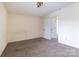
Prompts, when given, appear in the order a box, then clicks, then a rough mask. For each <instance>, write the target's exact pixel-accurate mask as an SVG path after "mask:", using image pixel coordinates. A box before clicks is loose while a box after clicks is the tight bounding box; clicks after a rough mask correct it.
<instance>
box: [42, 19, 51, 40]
mask: <svg viewBox="0 0 79 59" xmlns="http://www.w3.org/2000/svg"><path fill="white" fill-rule="evenodd" d="M43 37H44V38H45V39H49V40H50V39H51V20H50V18H47V19H45V21H44V35H43Z"/></svg>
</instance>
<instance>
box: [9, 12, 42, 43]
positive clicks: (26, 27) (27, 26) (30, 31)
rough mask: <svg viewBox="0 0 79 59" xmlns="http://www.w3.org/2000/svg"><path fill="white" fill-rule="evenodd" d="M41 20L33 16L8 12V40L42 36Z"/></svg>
mask: <svg viewBox="0 0 79 59" xmlns="http://www.w3.org/2000/svg"><path fill="white" fill-rule="evenodd" d="M42 30H43V20H42V19H41V18H40V17H35V16H23V15H18V14H11V13H10V14H9V17H8V42H14V41H20V40H27V39H32V38H38V37H42Z"/></svg>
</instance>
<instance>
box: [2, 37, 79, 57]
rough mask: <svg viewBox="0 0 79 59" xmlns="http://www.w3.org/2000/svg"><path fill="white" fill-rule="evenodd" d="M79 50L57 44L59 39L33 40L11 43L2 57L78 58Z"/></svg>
mask: <svg viewBox="0 0 79 59" xmlns="http://www.w3.org/2000/svg"><path fill="white" fill-rule="evenodd" d="M76 56H79V49H76V48H73V47H70V46H66V45H63V44H60V43H58V42H57V39H52V40H46V39H42V38H40V39H33V40H26V41H20V42H14V43H9V44H8V45H7V47H6V49H5V51H4V52H3V54H2V56H1V57H76Z"/></svg>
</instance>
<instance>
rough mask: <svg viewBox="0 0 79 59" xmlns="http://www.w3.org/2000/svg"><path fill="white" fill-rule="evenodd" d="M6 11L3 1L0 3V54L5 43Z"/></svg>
mask: <svg viewBox="0 0 79 59" xmlns="http://www.w3.org/2000/svg"><path fill="white" fill-rule="evenodd" d="M6 19H7V12H6V9H5V6H4V5H3V3H0V55H1V54H2V52H3V51H4V49H5V47H6V45H7V36H6V35H7V34H6V33H7V29H6V28H7V27H6V26H7V20H6Z"/></svg>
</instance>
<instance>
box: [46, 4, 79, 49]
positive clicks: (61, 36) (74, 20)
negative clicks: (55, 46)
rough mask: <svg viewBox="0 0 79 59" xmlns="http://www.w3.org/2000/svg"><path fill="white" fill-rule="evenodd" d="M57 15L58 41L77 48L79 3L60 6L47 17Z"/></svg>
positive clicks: (78, 39)
mask: <svg viewBox="0 0 79 59" xmlns="http://www.w3.org/2000/svg"><path fill="white" fill-rule="evenodd" d="M52 16H58V25H57V32H58V40H59V42H60V43H63V44H66V45H69V46H72V47H76V48H79V3H74V4H72V5H70V6H68V7H65V8H62V9H61V10H58V11H56V12H54V13H51V14H50V15H48V16H47V17H52Z"/></svg>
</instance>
